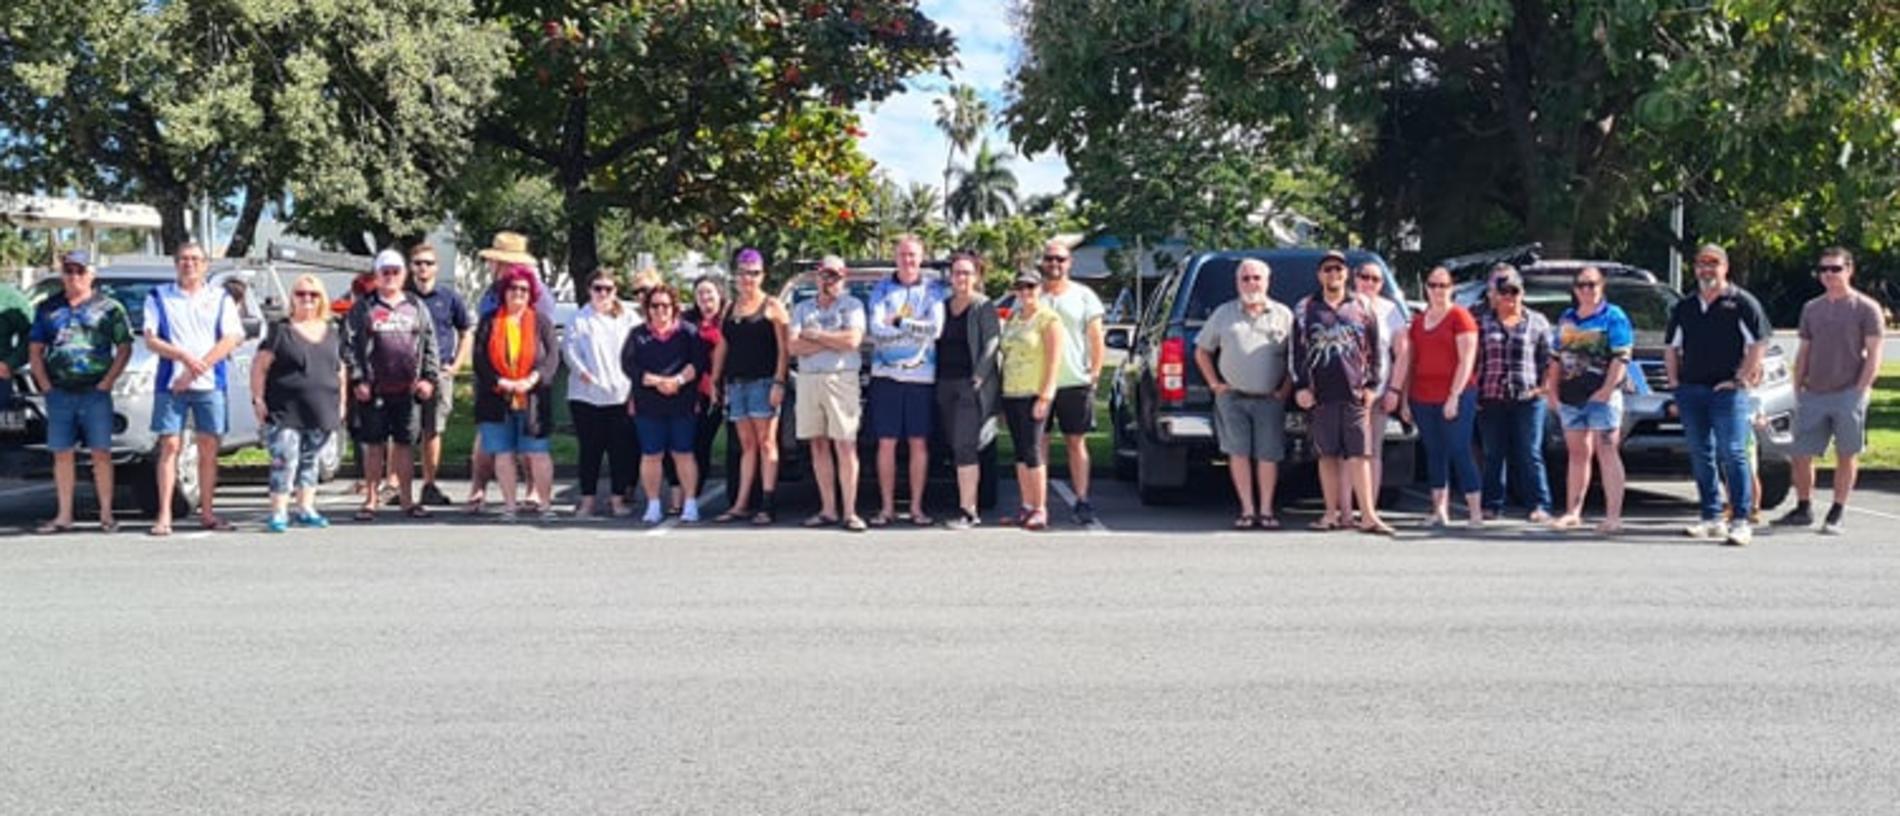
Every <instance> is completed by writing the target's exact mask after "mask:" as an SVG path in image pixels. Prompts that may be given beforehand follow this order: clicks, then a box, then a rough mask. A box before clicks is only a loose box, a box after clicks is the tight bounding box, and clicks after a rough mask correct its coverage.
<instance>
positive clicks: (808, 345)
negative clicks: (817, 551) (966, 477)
mask: <svg viewBox="0 0 1900 816" xmlns="http://www.w3.org/2000/svg"><path fill="white" fill-rule="evenodd" d="M814 274H815V275H816V276H817V278H818V296H817V297H814V298H812V299H811V300H807V301H802V302H800V303H799V304H798V305H796V306H793V307H792V317H791V324H790V325H788V326H787V327H786V338H787V343H788V345H787V348H786V350H787V351H789V352H790V353H791V355H792V356H793V357H795V358H797V359H798V391H797V395H796V397H795V398H794V401H793V403H792V409H793V418H794V422H795V423H796V424H797V431H798V438H799V439H803V440H806V441H807V442H808V443H810V445H811V468H812V475H813V476H814V477H815V478H816V479H817V481H818V503H819V509H818V515H816V516H813V517H811V518H810V519H807V520H806V522H805V526H807V527H814V526H818V525H821V524H831V523H841V524H843V525H844V528H845V529H846V530H850V531H852V532H863V531H864V527H865V525H864V520H863V519H861V518H858V511H857V507H858V422H859V419H860V414H862V412H863V403H861V402H860V401H859V399H858V369H859V367H860V366H861V365H862V364H863V362H862V360H861V359H860V357H859V353H858V344H859V343H862V342H863V341H864V304H863V303H860V302H859V301H858V299H857V298H854V297H852V296H850V295H849V294H846V293H845V291H844V279H845V263H844V259H842V258H839V257H838V256H836V255H826V256H825V258H824V260H822V261H819V263H818V269H817V270H816V272H815V273H814ZM834 457H835V459H836V468H835V470H834V468H833V459H834ZM834 490H835V491H838V492H837V493H836V495H838V498H839V499H840V501H839V503H837V504H834V503H833V496H834Z"/></svg>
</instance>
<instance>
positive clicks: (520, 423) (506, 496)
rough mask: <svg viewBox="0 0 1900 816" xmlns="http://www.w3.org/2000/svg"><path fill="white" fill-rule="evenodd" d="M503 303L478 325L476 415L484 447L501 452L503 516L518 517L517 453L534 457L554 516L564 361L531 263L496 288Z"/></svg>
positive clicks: (534, 477) (532, 467)
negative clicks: (553, 446) (553, 435)
mask: <svg viewBox="0 0 1900 816" xmlns="http://www.w3.org/2000/svg"><path fill="white" fill-rule="evenodd" d="M497 288H498V289H500V291H501V305H500V307H499V308H497V309H496V310H495V312H494V313H493V314H490V315H485V316H484V317H483V318H482V319H481V323H480V325H479V326H478V327H477V328H476V329H475V348H474V352H475V421H476V422H477V423H480V432H481V442H482V450H484V451H486V452H487V453H488V454H490V455H492V456H494V457H495V480H496V481H498V482H500V483H501V497H502V512H501V517H502V520H503V521H513V520H514V519H515V485H516V482H517V481H518V480H519V479H518V471H517V470H516V466H515V463H516V460H517V459H525V460H526V461H527V463H528V474H529V479H530V480H531V482H532V487H533V492H534V494H535V496H536V498H537V499H538V500H539V503H540V504H539V506H540V508H541V511H540V512H541V517H542V518H543V519H549V518H552V517H553V515H554V505H553V504H552V496H551V494H552V492H553V482H554V462H553V460H551V459H550V458H549V456H548V448H549V442H548V433H549V432H550V431H551V430H553V428H554V401H553V394H554V371H555V369H557V368H559V367H560V365H561V358H560V352H559V350H558V347H557V346H556V345H555V343H554V321H553V320H552V319H550V318H548V317H546V316H544V315H542V314H541V313H540V311H539V310H537V309H535V308H534V302H535V300H536V298H537V297H538V295H539V294H540V291H541V282H540V280H538V279H537V278H536V277H535V274H534V270H533V269H531V268H529V267H527V266H520V265H516V266H511V267H509V268H508V271H506V272H504V273H503V275H502V278H501V281H500V284H499V286H498V287H497Z"/></svg>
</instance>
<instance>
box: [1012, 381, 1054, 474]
mask: <svg viewBox="0 0 1900 816" xmlns="http://www.w3.org/2000/svg"><path fill="white" fill-rule="evenodd" d="M1003 419H1004V420H1005V421H1007V422H1008V423H1009V441H1010V443H1011V444H1013V445H1014V446H1015V447H1016V464H1019V465H1022V466H1024V467H1042V438H1043V436H1044V435H1046V434H1048V433H1049V423H1048V421H1047V420H1037V419H1036V398H1035V397H1004V398H1003Z"/></svg>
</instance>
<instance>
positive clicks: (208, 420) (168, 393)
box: [144, 243, 244, 536]
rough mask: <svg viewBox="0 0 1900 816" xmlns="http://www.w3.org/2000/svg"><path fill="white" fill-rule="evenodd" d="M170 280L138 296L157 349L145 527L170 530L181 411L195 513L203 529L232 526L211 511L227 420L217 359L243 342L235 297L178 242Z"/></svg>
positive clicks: (196, 249)
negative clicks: (153, 503) (152, 469)
mask: <svg viewBox="0 0 1900 816" xmlns="http://www.w3.org/2000/svg"><path fill="white" fill-rule="evenodd" d="M172 263H173V266H174V267H175V268H176V269H177V270H178V282H177V283H171V284H166V285H164V286H160V287H158V288H156V289H153V290H152V293H151V294H150V295H148V296H147V297H146V298H145V324H144V325H145V347H146V348H149V349H151V350H152V353H153V354H156V355H158V358H159V360H158V375H157V380H156V381H155V382H154V384H153V387H154V390H155V391H156V393H155V394H154V396H153V397H152V433H155V434H157V435H158V521H157V523H155V524H153V525H152V529H151V534H152V535H155V536H164V535H171V531H172V490H173V489H175V488H176V487H177V482H178V451H179V445H180V442H179V439H178V436H179V434H181V433H183V432H184V430H185V421H186V418H187V417H189V418H190V420H191V424H192V429H193V431H194V434H193V437H192V441H193V443H195V444H196V445H197V446H198V496H199V500H198V519H199V521H200V523H202V524H203V526H204V528H205V529H206V530H232V529H235V528H234V527H233V526H232V525H231V522H229V521H226V520H224V519H222V518H219V517H218V515H217V514H216V513H214V512H212V500H213V498H214V497H215V496H216V495H217V492H218V442H219V439H220V437H223V436H224V432H225V430H226V429H227V428H229V427H230V424H229V411H228V408H227V406H226V404H225V362H226V359H227V358H229V357H230V356H231V352H233V351H235V350H237V347H238V344H239V343H242V342H244V326H243V324H242V323H241V322H240V321H239V320H238V309H237V304H235V303H233V302H231V296H230V295H228V294H226V293H225V291H224V290H223V289H221V288H219V287H215V286H211V285H209V284H207V283H206V282H205V272H206V270H207V269H209V268H210V259H209V258H208V257H207V256H206V254H205V250H204V247H202V246H199V245H198V244H196V243H185V244H183V245H181V246H179V247H178V252H177V254H175V255H174V256H173V261H172Z"/></svg>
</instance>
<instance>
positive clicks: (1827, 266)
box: [1814, 264, 1847, 275]
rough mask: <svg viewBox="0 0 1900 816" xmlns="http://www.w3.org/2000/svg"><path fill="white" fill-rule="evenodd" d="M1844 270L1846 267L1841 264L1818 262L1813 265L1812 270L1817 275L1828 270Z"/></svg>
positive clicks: (1826, 272) (1828, 271)
mask: <svg viewBox="0 0 1900 816" xmlns="http://www.w3.org/2000/svg"><path fill="white" fill-rule="evenodd" d="M1845 271H1847V267H1845V266H1843V265H1841V264H1819V265H1817V266H1815V267H1814V272H1815V274H1817V275H1826V274H1828V273H1830V272H1845Z"/></svg>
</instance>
